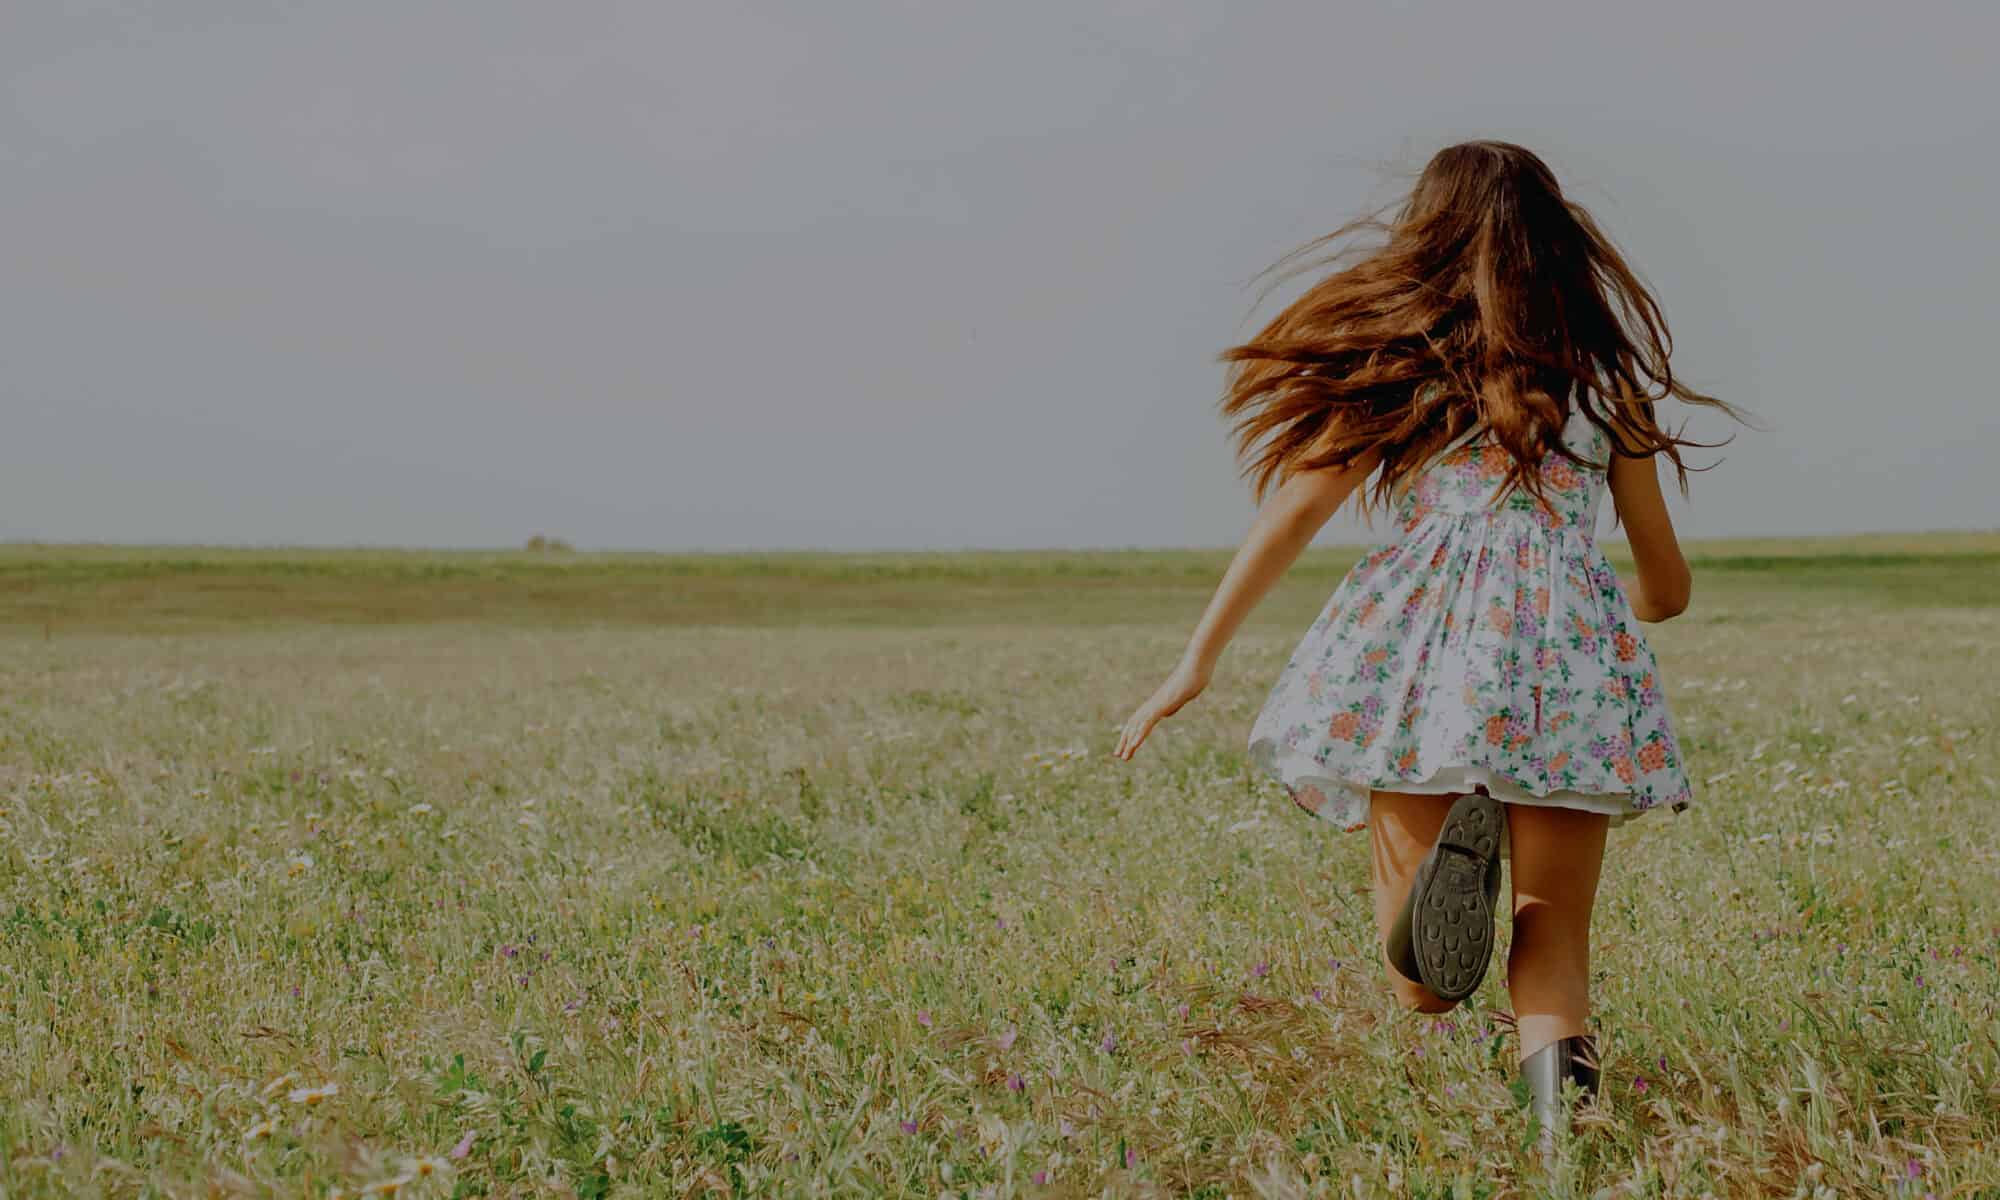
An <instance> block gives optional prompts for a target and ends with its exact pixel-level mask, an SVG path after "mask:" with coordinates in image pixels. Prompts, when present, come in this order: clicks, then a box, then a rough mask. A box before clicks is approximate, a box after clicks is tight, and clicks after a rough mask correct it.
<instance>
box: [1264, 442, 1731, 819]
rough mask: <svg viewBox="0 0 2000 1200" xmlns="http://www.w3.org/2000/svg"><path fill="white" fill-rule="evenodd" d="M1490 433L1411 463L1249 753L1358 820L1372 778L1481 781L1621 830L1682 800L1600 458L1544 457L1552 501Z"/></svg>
mask: <svg viewBox="0 0 2000 1200" xmlns="http://www.w3.org/2000/svg"><path fill="white" fill-rule="evenodd" d="M1482 433H1483V430H1482V429H1480V428H1479V427H1477V426H1475V427H1474V429H1473V431H1471V433H1470V435H1469V436H1468V437H1467V438H1461V439H1460V441H1459V443H1458V444H1457V445H1454V446H1451V447H1448V448H1447V449H1446V451H1445V452H1444V453H1443V454H1441V455H1440V456H1439V457H1437V458H1436V459H1434V460H1433V461H1432V462H1431V464H1430V465H1429V466H1428V468H1426V469H1425V470H1424V471H1422V472H1420V473H1419V474H1417V475H1416V476H1415V477H1414V482H1413V483H1412V484H1410V485H1409V486H1408V487H1407V490H1405V491H1404V492H1403V494H1402V496H1401V497H1400V499H1399V500H1398V501H1397V504H1396V507H1395V510H1394V512H1395V523H1396V527H1397V530H1398V536H1397V538H1396V539H1395V540H1394V541H1392V542H1389V543H1388V544H1386V545H1383V546H1381V547H1379V548H1378V549H1376V550H1375V551H1374V552H1373V553H1371V554H1369V555H1368V556H1367V557H1366V558H1364V559H1362V560H1361V561H1360V562H1359V563H1357V564H1355V566H1354V568H1353V569H1352V570H1351V571H1349V572H1348V574H1347V576H1346V578H1344V579H1342V580H1341V582H1340V585H1339V586H1338V587H1337V588H1336V589H1335V590H1334V593H1333V596H1332V597H1331V598H1330V599H1329V600H1328V601H1327V604H1326V608H1325V609H1324V610H1323V611H1322V612H1321V613H1320V614H1319V617H1318V618H1317V619H1315V620H1314V621H1313V623H1312V625H1311V627H1310V628H1308V629H1307V630H1306V634H1305V637H1304V638H1303V639H1302V640H1301V641H1300V642H1299V644H1298V648H1297V649H1296V650H1294V651H1293V652H1292V656H1291V659H1290V661H1289V662H1287V663H1286V664H1285V669H1284V670H1283V671H1282V672H1281V673H1280V674H1279V677H1278V681H1277V683H1276V685H1275V686H1274V687H1273V688H1272V689H1271V693H1270V697H1269V698H1268V699H1267V700H1266V701H1265V703H1264V706H1263V708H1262V709H1261V710H1260V711H1259V712H1258V714H1257V717H1256V720H1255V722H1254V723H1253V725H1252V727H1251V730H1250V760H1251V762H1252V764H1253V765H1254V766H1255V767H1256V768H1257V769H1258V770H1259V771H1261V772H1262V773H1263V774H1265V775H1267V776H1269V777H1271V778H1273V779H1275V780H1277V781H1278V782H1279V783H1280V784H1282V785H1283V786H1284V788H1285V791H1286V792H1287V794H1289V795H1290V796H1291V798H1292V800H1293V801H1294V802H1295V803H1296V804H1297V805H1298V806H1299V807H1300V808H1302V809H1304V810H1305V811H1306V812H1308V813H1311V814H1312V815H1314V816H1316V817H1319V818H1321V819H1323V820H1326V821H1330V822H1332V823H1333V824H1335V825H1337V826H1339V827H1340V828H1342V829H1344V830H1348V831H1350V832H1351V831H1354V830H1359V829H1363V828H1365V827H1366V826H1367V823H1368V795H1369V792H1370V791H1371V790H1373V789H1380V790H1384V791H1396V792H1422V793H1460V792H1469V791H1474V790H1476V789H1477V788H1478V787H1479V786H1481V785H1484V787H1485V789H1486V791H1487V792H1488V793H1490V794H1491V795H1493V796H1494V797H1496V798H1498V799H1500V800H1502V801H1506V802H1508V803H1513V804H1544V805H1559V806H1562V807H1566V808H1580V809H1588V810H1590V811H1593V812H1603V813H1609V814H1611V826H1612V827H1613V828H1616V827H1617V826H1619V825H1623V824H1624V823H1625V822H1626V821H1629V820H1630V819H1632V818H1633V817H1635V816H1638V815H1639V814H1640V813H1643V812H1646V811H1648V810H1651V809H1654V808H1658V807H1660V806H1662V805H1668V806H1671V807H1672V808H1673V809H1674V810H1675V811H1676V812H1680V811H1684V810H1685V809H1687V808H1688V806H1689V804H1690V803H1691V801H1692V795H1691V791H1690V789H1689V787H1688V780H1687V774H1686V771H1685V769H1684V766H1683V763H1682V759H1681V751H1680V746H1679V744H1678V742H1677V741H1676V739H1675V737H1674V729H1673V721H1672V718H1671V716H1670V714H1669V713H1668V710H1667V701H1666V696H1665V693H1664V692H1663V691H1662V689H1661V685H1660V671H1659V667H1658V665H1657V664H1656V663H1655V661H1654V658H1653V652H1652V650H1651V649H1650V648H1649V647H1648V646H1647V644H1646V639H1645V637H1644V636H1643V635H1642V634H1641V633H1640V630H1639V623H1638V620H1637V618H1636V617H1634V616H1633V614H1632V607H1631V604H1630V603H1629V602H1628V601H1627V599H1626V597H1625V592H1624V589H1623V588H1622V587H1621V586H1620V584H1619V582H1618V577H1617V575H1616V574H1615V573H1614V572H1613V571H1612V569H1611V564H1610V563H1609V562H1607V561H1606V560H1605V557H1604V552H1603V551H1602V550H1600V549H1599V548H1598V546H1597V542H1596V540H1595V538H1594V537H1593V533H1592V531H1593V530H1594V528H1595V526H1596V520H1597V511H1598V502H1599V500H1600V499H1601V498H1602V497H1603V495H1604V490H1605V474H1604V472H1603V471H1602V470H1592V469H1585V468H1581V467H1578V466H1577V465H1576V464H1574V463H1571V462H1569V461H1568V460H1566V459H1563V458H1561V457H1560V456H1558V455H1550V456H1549V457H1548V458H1547V460H1546V461H1545V462H1544V463H1543V464H1542V466H1541V468H1540V469H1541V478H1542V482H1543V484H1544V486H1545V489H1546V494H1547V496H1548V504H1547V505H1546V506H1544V505H1541V504H1539V503H1538V502H1537V501H1535V500H1534V499H1533V498H1532V497H1531V496H1529V495H1528V494H1527V493H1526V492H1524V491H1520V490H1518V489H1516V490H1511V491H1509V492H1508V493H1507V495H1505V496H1504V497H1499V496H1498V494H1499V492H1500V490H1501V487H1502V481H1503V480H1504V479H1505V477H1506V472H1507V466H1508V457H1507V453H1506V451H1505V450H1503V449H1502V448H1500V447H1499V446H1497V445H1493V444H1488V443H1487V442H1486V440H1485V438H1484V437H1483V436H1480V435H1481V434H1482ZM1563 440H1564V442H1565V443H1566V444H1567V445H1569V446H1570V447H1571V448H1572V449H1573V450H1575V451H1576V452H1577V453H1578V454H1580V455H1582V456H1583V457H1584V458H1585V459H1587V460H1589V461H1592V462H1604V461H1606V460H1607V454H1608V451H1609V449H1610V445H1609V437H1608V435H1607V434H1605V432H1604V431H1603V430H1601V429H1599V428H1598V427H1597V425H1595V424H1594V423H1592V422H1591V421H1590V419H1589V418H1587V417H1586V416H1584V415H1583V413H1582V412H1581V411H1573V412H1572V413H1571V415H1570V418H1569V421H1568V423H1567V424H1566V425H1565V426H1564V429H1563ZM1496 498H1498V503H1497V504H1496V503H1495V500H1496ZM1505 828H1506V827H1505V826H1504V825H1503V826H1502V837H1501V854H1502V856H1503V857H1511V856H1512V847H1511V841H1510V839H1508V838H1507V836H1506V834H1505Z"/></svg>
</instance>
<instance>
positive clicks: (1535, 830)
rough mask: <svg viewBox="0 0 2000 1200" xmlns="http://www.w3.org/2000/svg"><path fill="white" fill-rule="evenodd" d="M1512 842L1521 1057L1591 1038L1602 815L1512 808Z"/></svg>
mask: <svg viewBox="0 0 2000 1200" xmlns="http://www.w3.org/2000/svg"><path fill="white" fill-rule="evenodd" d="M1507 821H1508V830H1509V836H1511V837H1512V839H1513V851H1512V853H1513V869H1512V870H1510V871H1509V872H1508V875H1509V876H1510V877H1511V878H1512V879H1513V883H1514V942H1513V945H1512V947H1511V948H1510V949H1509V951H1508V955H1507V989H1508V991H1509V993H1511V995H1512V997H1513V1001H1514V1021H1515V1030H1516V1032H1517V1033H1518V1034H1519V1039H1520V1045H1519V1050H1520V1057H1521V1058H1522V1059H1526V1058H1527V1057H1528V1056H1529V1055H1531V1054H1533V1053H1534V1052H1535V1051H1537V1050H1539V1049H1541V1048H1542V1047H1543V1046H1546V1045H1548V1044H1549V1043H1550V1042H1553V1041H1555V1040H1556V1039H1557V1038H1563V1037H1569V1036H1572V1035H1574V1034H1580V1033H1587V1032H1589V1031H1588V1030H1587V1029H1586V1028H1585V1027H1584V1020H1585V1018H1587V1017H1588V1016H1589V1015H1590V914H1591V909H1592V906H1593V905H1594V904H1595V903H1596V899H1597V881H1598V877H1599V875H1600V874H1601V873H1602V871H1603V866H1604V840H1605V834H1606V833H1607V832H1608V830H1609V829H1610V826H1611V818H1610V817H1609V816H1608V815H1606V814H1604V813H1594V812H1585V811H1583V810H1582V809H1575V808H1557V807H1552V806H1547V805H1534V804H1509V805H1508V806H1507Z"/></svg>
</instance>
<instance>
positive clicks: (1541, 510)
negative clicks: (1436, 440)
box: [1396, 408, 1610, 537]
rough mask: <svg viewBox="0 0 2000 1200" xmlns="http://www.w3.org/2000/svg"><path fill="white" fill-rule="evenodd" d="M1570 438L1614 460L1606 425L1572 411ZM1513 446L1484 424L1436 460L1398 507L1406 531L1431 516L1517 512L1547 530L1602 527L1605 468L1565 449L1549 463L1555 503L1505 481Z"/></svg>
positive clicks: (1584, 450)
mask: <svg viewBox="0 0 2000 1200" xmlns="http://www.w3.org/2000/svg"><path fill="white" fill-rule="evenodd" d="M1563 444H1564V445H1566V446H1568V447H1569V448H1570V449H1571V450H1573V451H1575V452H1576V453H1577V454H1579V455H1581V456H1582V457H1583V458H1585V459H1586V460H1588V461H1591V462H1607V461H1608V458H1607V452H1608V451H1609V450H1610V442H1609V439H1608V437H1607V436H1606V434H1605V433H1604V431H1603V430H1602V429H1599V428H1598V427H1597V425H1596V424H1595V423H1594V422H1592V421H1591V420H1590V418H1589V417H1586V416H1585V415H1584V414H1583V411H1582V409H1580V408H1579V409H1572V410H1571V412H1570V416H1569V421H1568V422H1567V423H1566V424H1565V425H1564V426H1563ZM1510 465H1511V464H1510V460H1509V458H1508V455H1507V452H1506V450H1504V449H1502V448H1501V447H1500V446H1499V445H1498V444H1497V443H1495V442H1493V441H1492V440H1491V439H1490V437H1489V436H1487V431H1486V430H1485V429H1483V428H1481V429H1479V430H1477V432H1475V433H1474V434H1473V435H1472V436H1471V437H1470V438H1469V439H1462V440H1461V442H1460V443H1459V444H1458V445H1456V446H1453V447H1450V448H1448V449H1447V450H1446V451H1445V452H1444V453H1443V454H1441V455H1439V456H1438V457H1437V458H1435V459H1433V460H1432V461H1431V463H1430V465H1429V466H1427V467H1426V468H1424V470H1423V471H1421V472H1419V473H1418V474H1417V476H1416V479H1415V482H1413V483H1411V484H1410V485H1409V486H1408V487H1407V488H1406V489H1405V490H1404V491H1403V493H1402V496H1401V499H1400V500H1399V501H1398V502H1397V505H1396V525H1397V528H1398V529H1400V530H1402V531H1403V532H1404V533H1408V532H1409V531H1410V530H1411V529H1413V528H1415V526H1416V525H1417V523H1418V522H1420V521H1422V520H1424V519H1425V518H1426V517H1431V516H1435V515H1439V514H1444V515H1450V516H1459V517H1474V516H1486V517H1509V516H1512V517H1516V518H1526V519H1528V520H1532V521H1535V522H1536V523H1538V524H1540V525H1541V526H1542V527H1543V528H1545V529H1562V530H1567V531H1570V532H1574V533H1578V534H1581V535H1582V536H1584V537H1589V536H1590V535H1591V532H1592V530H1594V529H1595V528H1596V526H1597V507H1598V502H1599V500H1600V499H1601V498H1602V497H1603V495H1604V485H1605V474H1604V471H1603V470H1602V469H1601V468H1598V469H1592V468H1588V467H1581V466H1578V465H1577V464H1575V463H1572V462H1570V461H1569V460H1568V459H1565V458H1563V457H1562V456H1561V455H1559V454H1550V455H1549V456H1548V457H1547V458H1545V459H1544V460H1543V461H1542V464H1541V468H1540V470H1541V477H1542V486H1543V489H1544V492H1545V494H1546V495H1547V498H1548V500H1547V503H1546V504H1543V503H1541V502H1538V501H1537V500H1535V498H1534V497H1533V496H1531V495H1529V494H1528V493H1527V492H1526V491H1525V490H1523V489H1520V488H1513V489H1509V490H1508V491H1507V493H1506V494H1505V495H1504V496H1503V495H1502V494H1501V490H1502V486H1503V484H1504V482H1505V480H1506V478H1507V470H1508V467H1509V466H1510Z"/></svg>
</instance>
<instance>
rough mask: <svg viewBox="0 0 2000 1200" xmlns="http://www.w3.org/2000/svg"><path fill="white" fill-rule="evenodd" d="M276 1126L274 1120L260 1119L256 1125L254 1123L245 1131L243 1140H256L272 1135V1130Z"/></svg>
mask: <svg viewBox="0 0 2000 1200" xmlns="http://www.w3.org/2000/svg"><path fill="white" fill-rule="evenodd" d="M276 1128H277V1125H276V1124H275V1123H274V1122H272V1121H269V1120H264V1121H259V1122H257V1123H256V1124H255V1125H252V1126H251V1127H250V1128H248V1129H246V1130H244V1131H243V1140H244V1141H246V1142H254V1141H258V1140H260V1139H262V1138H267V1137H270V1136H271V1131H272V1130H274V1129H276Z"/></svg>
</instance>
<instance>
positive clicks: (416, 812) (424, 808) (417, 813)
mask: <svg viewBox="0 0 2000 1200" xmlns="http://www.w3.org/2000/svg"><path fill="white" fill-rule="evenodd" d="M430 811H432V809H431V806H430V805H429V804H426V803H417V804H412V805H410V815H411V816H413V817H421V816H423V815H424V814H425V813H427V812H430Z"/></svg>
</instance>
